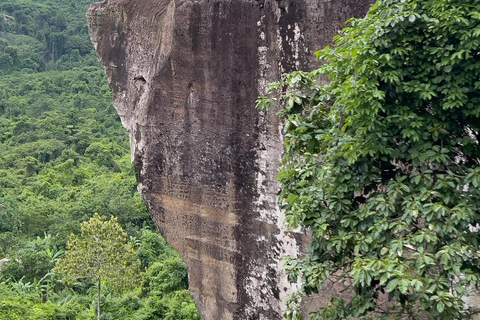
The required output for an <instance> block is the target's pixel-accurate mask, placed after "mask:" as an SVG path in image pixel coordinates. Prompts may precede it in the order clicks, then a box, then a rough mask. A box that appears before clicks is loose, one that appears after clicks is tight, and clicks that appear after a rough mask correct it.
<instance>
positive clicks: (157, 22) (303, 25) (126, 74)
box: [87, 0, 370, 320]
mask: <svg viewBox="0 0 480 320" xmlns="http://www.w3.org/2000/svg"><path fill="white" fill-rule="evenodd" d="M369 3H370V1H369V0H270V1H266V0H106V1H103V2H99V3H94V4H92V6H91V7H90V9H89V11H88V14H87V16H88V20H89V26H90V35H91V39H92V41H93V43H94V45H95V47H96V50H97V54H98V58H99V59H100V61H101V62H102V63H103V65H104V66H105V71H106V73H107V75H108V79H109V83H110V86H111V88H112V89H113V94H114V105H115V108H116V109H117V111H118V114H119V115H120V117H121V119H122V123H123V125H124V126H125V127H126V129H127V130H128V132H129V134H130V143H131V151H132V160H133V162H134V164H135V169H136V174H137V179H138V182H139V190H140V192H141V194H142V197H143V199H144V201H145V202H146V203H147V205H148V208H149V210H150V213H151V215H152V217H153V219H154V221H155V223H156V224H157V225H158V227H159V228H160V230H161V232H162V234H163V235H164V236H165V238H166V239H167V241H168V242H170V243H171V244H172V245H173V246H174V247H175V248H176V249H177V250H178V251H179V252H180V254H181V255H182V257H183V258H184V260H185V261H186V263H187V265H188V271H189V283H190V291H191V293H192V296H193V298H194V300H195V302H196V304H197V307H198V309H199V311H200V314H201V316H202V318H203V319H206V320H231V319H235V320H250V319H251V320H254V319H266V320H275V319H281V317H282V312H283V310H284V309H285V300H286V299H287V297H288V296H289V295H290V294H291V292H292V291H293V290H294V289H295V286H294V285H291V284H289V283H288V281H287V280H286V278H285V276H284V273H283V271H282V266H281V262H280V257H281V256H282V255H285V254H290V255H296V254H299V252H300V250H301V248H302V245H303V242H304V241H305V236H304V235H302V234H298V233H295V232H292V231H288V230H286V229H285V227H284V225H283V216H282V213H281V212H280V211H279V209H278V207H277V205H276V197H277V192H278V190H279V185H278V183H277V182H275V179H274V177H275V174H276V171H277V163H278V162H279V161H280V159H281V155H282V150H283V149H282V137H281V123H280V120H279V119H278V118H277V117H276V116H275V110H272V111H269V112H267V113H261V112H259V111H258V110H256V109H255V100H256V98H257V97H258V96H259V95H261V94H263V93H264V92H265V90H266V87H267V85H268V82H269V81H273V80H278V79H279V77H280V75H281V73H282V72H287V71H292V70H295V69H311V68H312V67H314V66H315V64H316V62H315V61H314V55H313V52H314V51H315V50H317V49H320V48H321V47H323V46H325V45H327V44H330V42H331V40H330V39H331V38H332V37H333V36H334V35H335V34H336V33H337V32H338V30H340V29H341V28H342V27H343V25H344V21H345V20H346V19H348V18H350V17H352V16H357V17H359V16H363V15H364V14H365V13H366V11H367V9H368V8H369ZM320 299H321V298H320Z"/></svg>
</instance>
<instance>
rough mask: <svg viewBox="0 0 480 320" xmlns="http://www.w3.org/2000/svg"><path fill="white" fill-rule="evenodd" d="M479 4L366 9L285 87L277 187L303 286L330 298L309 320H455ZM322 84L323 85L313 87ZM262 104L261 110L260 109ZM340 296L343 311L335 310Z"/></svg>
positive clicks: (469, 224)
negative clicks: (300, 243)
mask: <svg viewBox="0 0 480 320" xmlns="http://www.w3.org/2000/svg"><path fill="white" fill-rule="evenodd" d="M479 35H480V1H478V0H429V1H425V0H379V1H377V3H376V4H375V5H373V6H372V8H371V10H370V11H369V13H368V14H367V15H366V17H365V18H363V19H352V20H350V21H349V27H347V28H345V29H344V30H343V32H342V34H341V35H339V36H337V37H336V38H335V47H334V48H330V47H326V48H325V49H323V50H321V51H319V52H317V55H318V58H319V59H321V60H322V61H324V62H325V64H323V65H322V66H321V67H320V68H319V69H317V70H314V71H312V72H301V71H298V72H293V73H290V74H286V75H285V76H284V77H283V79H282V81H281V82H278V83H274V84H272V86H271V89H272V90H271V93H272V95H273V96H272V97H270V99H260V101H259V104H260V106H262V107H266V106H268V104H270V103H272V101H273V103H275V101H276V102H277V103H279V104H280V105H282V106H283V109H282V110H281V111H280V115H281V116H283V117H284V118H285V129H284V130H285V131H284V133H285V148H286V153H285V156H284V159H283V162H282V164H281V170H280V172H279V174H278V179H279V180H280V181H281V183H282V193H281V202H282V205H283V206H284V208H285V210H286V217H287V221H288V223H289V224H290V226H292V227H298V226H301V227H303V228H309V229H311V231H312V236H313V237H312V242H311V244H310V246H309V248H308V252H307V253H306V256H305V257H303V258H300V259H295V258H289V259H287V261H286V266H287V269H288V272H289V274H290V277H291V278H292V280H295V279H296V278H297V277H300V278H301V280H302V283H303V286H302V288H301V289H300V291H299V292H298V293H297V294H296V295H295V296H294V297H293V298H294V299H293V301H292V304H291V308H290V309H289V311H288V312H287V318H289V319H298V318H299V317H300V316H299V313H298V311H297V310H295V302H298V301H299V300H298V298H299V297H301V296H302V295H305V294H306V295H308V294H311V293H313V292H317V291H318V290H320V289H321V288H322V285H323V284H324V283H325V281H326V280H327V279H330V280H332V281H337V283H338V285H342V284H343V285H344V291H343V292H344V295H343V296H340V295H336V296H332V297H331V298H330V300H329V304H328V306H326V307H324V308H321V309H319V310H318V311H317V312H313V313H312V314H311V316H312V318H313V319H347V318H349V317H358V318H360V319H419V318H423V317H428V319H445V320H447V319H464V318H469V316H470V315H471V312H472V311H474V310H472V309H470V308H468V307H467V306H466V305H465V303H464V300H462V298H464V297H466V296H467V290H468V288H469V287H470V286H475V285H478V284H479V281H480V280H479V279H480V278H479V277H480V269H479V265H480V264H479V263H480V261H479V255H478V254H477V252H478V251H479V237H480V234H479V233H478V229H479V227H480V225H479V221H480V211H479V209H478V208H480V189H479V188H478V186H479V184H480V77H479V76H480V37H479ZM327 77H328V79H327ZM272 99H273V100H272ZM347 296H350V297H351V298H348V299H347V298H345V297H347Z"/></svg>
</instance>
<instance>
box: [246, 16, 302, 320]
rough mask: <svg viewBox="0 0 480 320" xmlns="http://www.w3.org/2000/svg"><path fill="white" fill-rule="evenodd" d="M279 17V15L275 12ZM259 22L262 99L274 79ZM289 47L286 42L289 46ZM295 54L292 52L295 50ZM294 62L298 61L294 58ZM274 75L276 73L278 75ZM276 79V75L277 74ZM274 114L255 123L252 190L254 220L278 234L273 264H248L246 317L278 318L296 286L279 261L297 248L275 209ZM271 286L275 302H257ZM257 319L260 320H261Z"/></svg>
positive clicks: (278, 143) (277, 142)
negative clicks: (262, 313)
mask: <svg viewBox="0 0 480 320" xmlns="http://www.w3.org/2000/svg"><path fill="white" fill-rule="evenodd" d="M278 15H280V11H279V12H278ZM263 18H264V16H262V17H261V19H260V21H258V22H257V26H258V29H257V33H258V42H259V46H258V62H259V71H258V72H259V75H258V92H259V93H260V94H262V95H264V94H266V93H267V89H268V83H269V79H275V78H276V77H275V74H274V70H272V69H273V68H272V66H271V65H270V64H269V63H268V59H267V57H268V56H269V48H268V46H267V43H266V41H265V38H266V37H265V32H264V25H263ZM297 31H298V36H297V33H295V39H293V40H292V41H294V42H296V41H299V40H300V38H301V36H300V33H299V32H300V30H299V28H298V26H296V32H297ZM289 43H290V42H289ZM290 44H291V45H292V48H297V49H298V44H296V45H295V44H294V43H290ZM277 45H278V47H277V50H278V52H279V54H280V55H284V53H283V47H282V45H283V39H282V38H281V36H280V30H277ZM297 49H296V50H295V51H296V52H297V51H298V50H297ZM295 58H298V54H297V56H296V57H295ZM280 60H281V59H279V70H278V71H280V73H282V72H284V70H283V67H282V65H281V61H280ZM278 71H276V72H278ZM277 77H278V74H277ZM274 112H275V111H274V110H269V111H267V112H266V113H264V114H262V115H261V117H260V121H259V128H260V136H259V148H258V149H257V161H256V162H257V167H258V169H259V170H258V173H257V176H256V186H257V192H258V195H259V196H258V198H257V199H255V202H254V204H255V208H256V211H257V214H258V217H257V219H258V220H260V221H262V222H264V223H268V224H272V225H275V226H276V227H277V229H278V233H277V234H276V235H275V238H276V241H275V242H276V243H275V245H274V247H272V250H271V252H268V253H266V254H268V255H269V256H271V259H270V261H272V262H273V264H271V265H269V266H265V265H262V264H261V263H256V261H252V262H251V263H250V266H249V270H250V274H251V276H250V277H249V278H248V279H247V281H246V283H245V290H246V293H247V294H248V295H249V296H250V297H251V299H250V301H251V306H249V307H248V308H247V314H250V315H253V314H254V313H255V310H259V309H264V310H268V308H271V307H272V306H278V308H279V310H276V311H277V312H279V314H282V313H283V311H284V310H285V309H286V304H285V302H286V301H287V298H288V297H289V296H290V295H291V294H292V293H293V292H294V291H295V290H296V287H297V285H296V284H291V283H290V282H289V281H288V279H287V276H286V274H285V272H284V271H283V270H284V267H283V265H282V261H281V258H282V256H285V255H290V256H298V255H299V252H300V248H299V245H298V244H297V243H296V240H295V239H294V238H293V237H292V232H291V231H289V230H287V228H286V227H285V224H284V221H285V218H284V213H283V212H282V211H281V210H280V208H279V207H278V205H277V195H276V194H277V192H278V190H279V188H280V185H279V183H278V182H277V181H275V175H276V173H277V171H278V168H277V164H278V163H279V162H280V161H281V158H282V154H283V141H282V126H281V125H279V128H278V132H275V134H272V132H268V131H267V125H268V121H267V118H268V117H269V116H270V117H271V116H272V114H271V113H274ZM272 136H273V137H278V138H277V139H272ZM266 241H267V242H268V241H269V240H267V239H266V238H265V237H264V236H261V237H259V238H258V239H257V242H258V243H259V245H261V244H262V243H264V242H266ZM268 268H270V269H273V270H275V271H276V272H275V274H276V275H277V278H276V279H271V278H270V275H269V273H268V271H267V270H268ZM272 283H275V287H276V288H275V289H277V290H278V293H279V299H278V300H279V301H281V302H280V304H278V302H275V301H269V300H265V299H261V298H259V295H260V296H263V297H270V298H269V299H275V298H274V296H275V295H274V293H273V292H272V286H271V284H272ZM260 319H263V318H262V317H261V318H260Z"/></svg>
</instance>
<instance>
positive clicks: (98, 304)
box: [97, 277, 102, 320]
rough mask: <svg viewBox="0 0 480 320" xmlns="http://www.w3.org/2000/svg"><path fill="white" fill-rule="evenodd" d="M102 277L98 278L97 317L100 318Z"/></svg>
mask: <svg viewBox="0 0 480 320" xmlns="http://www.w3.org/2000/svg"><path fill="white" fill-rule="evenodd" d="M101 285H102V278H100V277H99V278H98V301H97V318H98V320H100V293H101Z"/></svg>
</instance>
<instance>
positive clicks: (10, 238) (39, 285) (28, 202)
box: [0, 0, 200, 320]
mask: <svg viewBox="0 0 480 320" xmlns="http://www.w3.org/2000/svg"><path fill="white" fill-rule="evenodd" d="M90 3H91V1H88V0H35V1H33V0H3V1H2V2H1V3H0V259H1V260H0V320H13V319H22V320H30V319H31V320H37V319H38V320H40V319H57V320H60V319H65V320H67V319H79V320H80V319H82V320H84V319H85V320H87V319H97V306H98V303H97V284H96V282H95V281H94V279H92V278H89V277H79V278H77V279H76V280H75V281H73V282H67V281H65V280H64V279H63V277H62V275H61V274H57V273H56V272H55V271H56V270H54V267H55V264H56V263H57V261H59V260H60V259H62V258H63V257H65V253H66V252H68V246H67V240H68V238H69V235H70V234H72V233H74V234H79V233H80V228H81V222H86V221H88V220H89V219H90V218H91V217H92V216H93V215H94V214H95V213H98V214H99V215H100V216H102V217H104V218H103V219H105V221H106V220H108V219H110V217H111V216H115V217H117V219H118V223H119V224H120V225H121V227H122V229H123V230H124V231H125V232H126V239H127V240H126V241H127V242H128V243H127V244H128V245H129V246H130V247H132V248H133V251H134V252H133V257H130V258H129V259H131V260H132V261H136V262H138V264H139V268H140V271H141V272H139V274H140V277H139V279H138V281H136V282H135V283H134V285H133V286H132V285H130V286H115V285H112V284H111V282H105V281H102V291H101V295H100V298H101V299H100V305H101V310H102V312H101V319H103V320H110V319H112V320H113V319H138V320H140V319H145V320H146V319H152V320H153V319H165V320H166V319H169V320H173V319H175V320H180V319H189V320H195V319H200V318H199V315H198V313H197V310H196V308H195V305H194V303H193V301H192V300H191V297H190V294H189V292H188V288H187V286H188V283H187V271H186V266H185V263H184V262H183V261H182V260H181V258H180V256H179V255H178V254H177V253H176V252H175V251H174V250H173V249H172V248H171V247H170V246H169V245H168V244H167V243H166V242H165V240H164V239H163V238H162V237H161V236H160V235H159V234H158V233H157V232H156V229H155V226H154V224H153V222H152V221H151V219H150V217H149V214H148V212H147V209H146V207H145V205H144V204H143V202H142V200H141V198H140V196H139V194H138V192H137V189H136V181H135V176H134V170H133V167H132V165H131V163H130V154H129V147H128V136H127V133H126V131H125V130H124V128H123V127H122V126H121V123H120V120H119V118H118V116H117V115H116V113H115V110H114V109H113V106H112V103H111V92H110V90H109V87H108V85H107V79H106V77H105V75H104V71H103V69H102V67H101V65H100V64H99V63H98V62H97V59H96V56H95V52H94V49H93V46H92V44H91V43H90V39H89V36H88V30H87V25H86V18H85V12H86V10H87V8H88V6H89V4H90ZM127 263H129V262H128V261H127ZM123 276H124V277H128V273H127V274H124V275H123ZM125 280H128V279H125ZM120 282H121V281H120Z"/></svg>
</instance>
